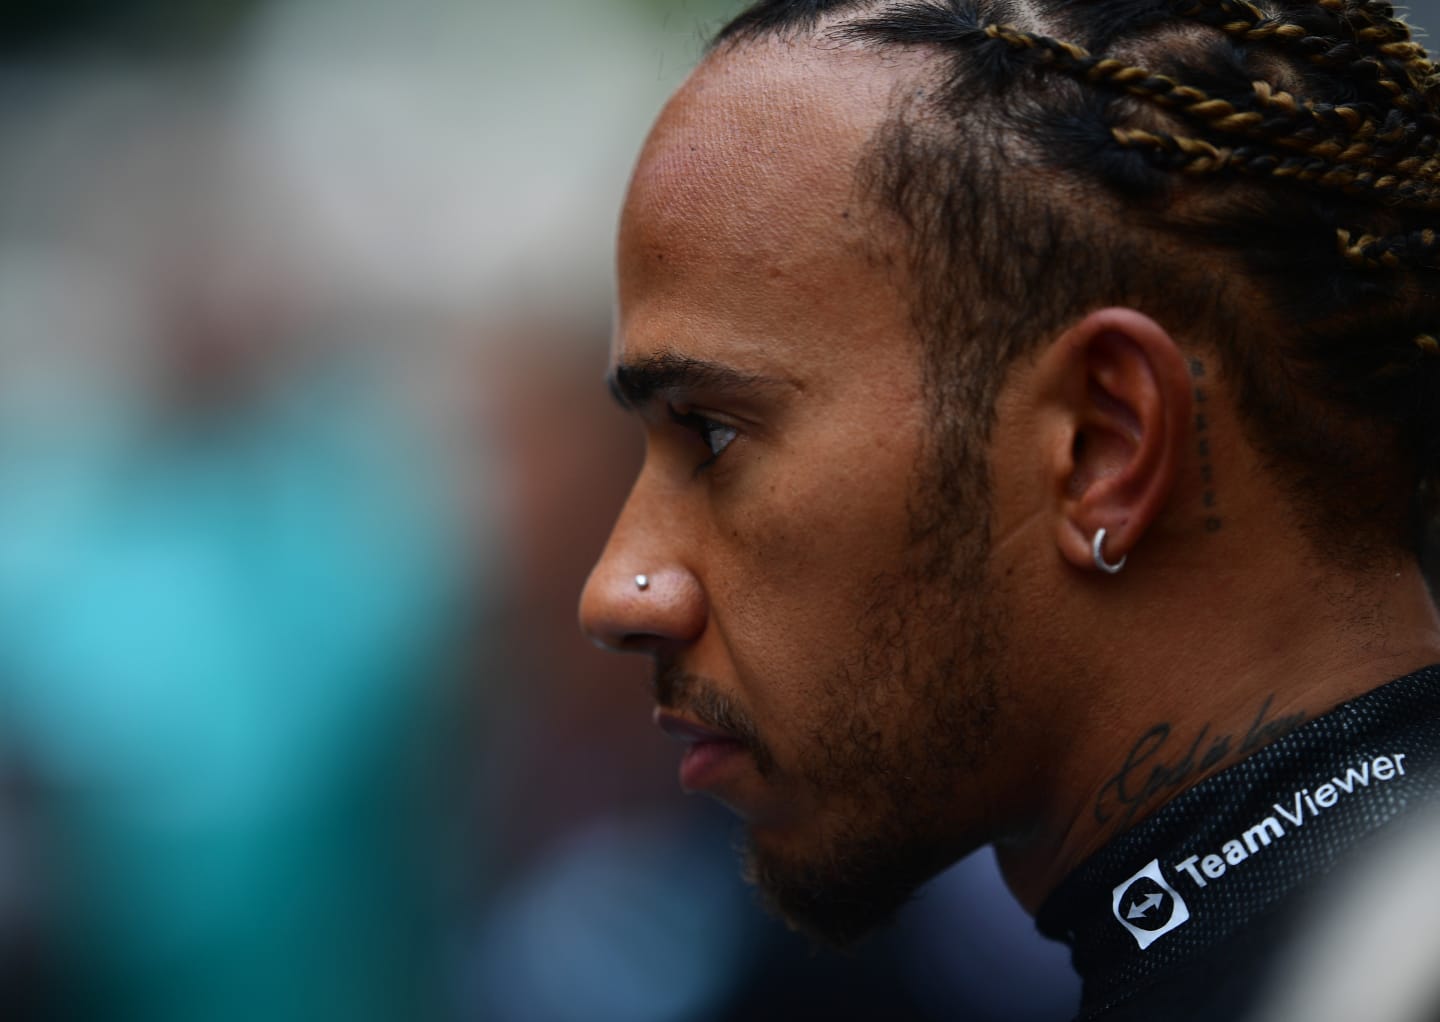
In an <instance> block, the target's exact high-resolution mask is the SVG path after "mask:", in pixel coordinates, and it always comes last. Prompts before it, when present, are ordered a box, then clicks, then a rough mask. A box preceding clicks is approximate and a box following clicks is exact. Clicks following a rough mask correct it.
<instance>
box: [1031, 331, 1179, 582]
mask: <svg viewBox="0 0 1440 1022" xmlns="http://www.w3.org/2000/svg"><path fill="white" fill-rule="evenodd" d="M1037 368H1038V369H1039V370H1040V371H1041V373H1042V374H1044V376H1043V378H1042V381H1041V382H1042V385H1044V386H1045V388H1046V391H1047V393H1048V394H1049V397H1050V399H1051V401H1053V402H1054V405H1053V406H1052V408H1053V409H1054V410H1056V411H1058V412H1059V415H1058V417H1057V418H1056V419H1055V420H1053V421H1056V422H1058V423H1059V424H1060V426H1061V428H1063V429H1065V430H1066V431H1067V433H1068V437H1069V443H1068V444H1057V445H1056V446H1055V447H1054V448H1052V450H1054V451H1055V455H1054V459H1053V463H1052V465H1051V470H1050V471H1051V478H1052V481H1053V483H1054V489H1053V492H1054V495H1055V499H1056V510H1057V512H1058V513H1057V514H1056V515H1055V519H1054V520H1055V528H1056V535H1055V540H1056V544H1057V546H1058V547H1059V550H1060V553H1061V556H1063V557H1064V558H1065V559H1066V560H1067V561H1069V562H1070V563H1071V564H1072V565H1074V566H1075V567H1077V568H1080V569H1082V570H1087V571H1095V570H1098V568H1097V567H1096V564H1095V561H1094V557H1093V554H1092V552H1091V543H1092V541H1093V540H1094V537H1095V534H1096V531H1097V530H1099V529H1101V528H1103V529H1105V545H1104V555H1105V559H1106V560H1107V561H1109V562H1110V563H1112V564H1114V563H1117V562H1119V561H1120V559H1121V558H1122V557H1126V556H1128V555H1129V553H1130V551H1132V550H1134V549H1135V548H1136V547H1137V546H1138V545H1139V544H1140V540H1141V538H1142V537H1143V536H1144V534H1145V531H1146V530H1147V529H1148V528H1149V527H1150V525H1151V524H1152V523H1153V522H1154V521H1155V519H1156V517H1157V516H1158V515H1159V514H1160V512H1161V511H1162V510H1163V508H1164V507H1165V505H1166V503H1167V502H1168V501H1169V499H1170V496H1171V493H1172V492H1173V490H1174V488H1175V485H1176V480H1177V479H1178V478H1179V473H1180V468H1181V466H1182V464H1184V462H1185V457H1186V454H1187V452H1188V447H1189V443H1190V420H1191V407H1192V384H1191V381H1190V374H1189V371H1188V368H1187V365H1186V361H1185V358H1184V356H1183V355H1182V354H1181V352H1180V349H1179V347H1178V346H1177V345H1176V343H1175V341H1174V339H1173V338H1171V336H1170V335H1169V333H1167V332H1166V331H1165V329H1164V328H1163V327H1161V326H1160V325H1159V324H1158V323H1156V322H1155V321H1154V320H1152V319H1150V318H1149V317H1148V316H1146V315H1144V314H1143V313H1140V312H1136V311H1135V310H1134V309H1120V308H1112V309H1101V310H1099V311H1098V312H1093V313H1091V314H1089V315H1088V316H1086V317H1085V318H1084V319H1083V320H1081V321H1080V322H1079V323H1077V324H1076V325H1075V326H1073V327H1071V328H1070V329H1069V330H1067V331H1066V332H1065V333H1064V334H1062V335H1061V336H1060V338H1059V339H1058V340H1057V341H1056V342H1055V343H1054V344H1053V345H1051V346H1050V348H1049V349H1048V350H1047V351H1046V352H1045V353H1044V354H1043V355H1042V356H1041V359H1040V363H1039V365H1038V366H1037Z"/></svg>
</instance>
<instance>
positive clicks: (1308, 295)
mask: <svg viewBox="0 0 1440 1022" xmlns="http://www.w3.org/2000/svg"><path fill="white" fill-rule="evenodd" d="M806 33H823V34H824V35H825V36H826V37H827V38H830V39H833V40H837V41H848V42H853V43H858V44H861V45H872V46H879V47H907V48H920V49H921V50H923V51H924V52H926V53H928V54H931V55H932V57H933V59H932V60H931V62H930V64H929V73H928V74H927V75H926V76H925V77H924V81H923V82H922V83H920V87H919V88H910V89H907V90H897V94H896V100H895V109H894V111H893V115H892V116H891V117H890V118H889V119H888V121H887V124H886V125H885V127H884V128H883V129H882V131H881V132H880V134H879V135H878V136H877V137H876V138H875V139H874V141H873V145H872V152H871V154H870V157H869V158H867V159H866V160H865V161H864V163H863V165H862V167H861V168H860V169H859V173H860V175H861V179H862V183H863V184H864V185H865V187H866V189H867V190H868V192H869V194H871V195H872V196H873V197H874V198H875V199H876V200H877V210H878V211H879V212H882V213H884V214H886V215H888V216H889V217H891V218H892V219H894V220H896V221H898V223H899V224H900V225H901V226H902V229H903V232H904V238H905V250H906V252H907V258H908V261H909V263H910V270H911V274H912V278H913V282H914V284H913V287H914V295H913V302H914V311H915V316H916V321H917V326H918V328H919V330H920V333H921V336H922V338H923V340H924V341H925V350H926V358H925V361H926V378H927V386H928V390H929V393H930V397H931V400H932V402H933V404H934V407H935V409H936V411H937V413H938V416H939V420H940V423H941V426H940V430H941V432H942V433H943V434H944V435H943V437H941V438H939V439H938V440H937V444H938V445H939V446H940V447H941V448H942V450H941V454H942V456H947V455H948V457H949V458H950V459H953V460H955V461H956V463H957V464H959V463H963V462H962V461H961V460H960V459H963V458H967V457H968V458H972V459H973V458H974V457H975V456H976V454H977V451H979V450H981V448H979V447H977V446H976V445H977V444H981V443H982V442H983V441H984V439H985V438H986V437H987V435H988V429H989V422H990V419H991V417H992V415H993V406H994V399H995V396H996V394H997V393H998V391H999V388H1000V385H1001V382H1002V380H1003V375H1004V371H1005V369H1006V368H1007V367H1008V366H1009V365H1010V364H1011V363H1012V362H1013V360H1014V359H1015V358H1016V357H1017V356H1019V355H1021V354H1023V353H1024V352H1026V351H1028V350H1031V349H1032V348H1033V347H1034V346H1035V345H1037V344H1038V343H1039V342H1040V341H1041V340H1043V339H1044V338H1045V337H1047V336H1050V335H1051V333H1052V332H1053V331H1054V330H1056V329H1059V328H1061V327H1063V326H1064V325H1065V324H1066V323H1068V322H1070V321H1072V320H1073V319H1075V318H1077V317H1078V316H1080V315H1083V314H1084V313H1085V312H1087V311H1090V310H1091V309H1095V308H1100V307H1103V306H1104V305H1109V304H1125V305H1130V306H1133V307H1135V308H1138V309H1140V310H1141V311H1143V312H1145V313H1147V314H1148V315H1150V316H1152V317H1153V318H1154V319H1156V320H1157V321H1158V322H1160V323H1162V324H1163V325H1164V326H1165V327H1166V328H1167V329H1168V330H1169V331H1170V332H1171V333H1172V334H1173V335H1174V336H1175V337H1176V338H1177V340H1179V341H1180V342H1181V343H1182V344H1184V345H1186V346H1188V347H1189V348H1190V349H1191V350H1193V351H1195V352H1196V353H1197V354H1203V353H1207V352H1213V353H1214V354H1215V355H1216V356H1217V357H1218V361H1219V365H1220V367H1221V370H1222V372H1223V373H1224V375H1225V377H1226V378H1227V379H1228V380H1229V381H1231V384H1232V388H1233V391H1234V393H1235V396H1236V400H1237V403H1238V406H1239V412H1240V415H1241V421H1242V425H1243V427H1244V429H1245V432H1246V434H1247V436H1248V438H1249V440H1250V442H1251V443H1252V444H1253V445H1254V446H1255V448H1256V449H1257V450H1258V451H1259V452H1260V453H1261V455H1262V456H1263V457H1264V459H1265V461H1266V463H1267V465H1268V466H1269V468H1270V469H1271V471H1273V472H1274V473H1275V475H1276V478H1277V479H1278V480H1279V481H1280V483H1281V484H1282V486H1283V487H1284V489H1285V491H1286V492H1287V494H1288V495H1289V496H1290V498H1291V503H1292V505H1293V506H1294V509H1295V516H1296V522H1297V525H1298V526H1299V527H1300V528H1302V529H1304V530H1305V532H1306V533H1307V534H1309V535H1310V536H1311V538H1312V540H1313V541H1314V542H1315V543H1316V545H1317V546H1318V547H1319V548H1320V549H1322V550H1323V551H1324V552H1325V553H1326V554H1327V555H1330V556H1332V557H1335V558H1337V559H1339V560H1341V561H1343V562H1344V563H1347V564H1351V565H1356V566H1358V565H1360V564H1362V563H1364V562H1365V561H1367V560H1369V559H1370V558H1371V557H1373V556H1374V555H1375V554H1376V553H1377V552H1383V551H1384V550H1386V549H1392V550H1393V549H1395V548H1405V547H1409V548H1410V549H1412V550H1413V549H1414V547H1415V545H1416V544H1417V542H1418V538H1417V537H1418V529H1417V525H1419V524H1420V522H1421V517H1422V513H1423V514H1428V511H1429V508H1428V504H1429V499H1428V496H1427V495H1428V494H1429V493H1430V492H1432V491H1433V490H1435V489H1437V487H1436V486H1435V482H1434V480H1435V478H1436V477H1437V475H1440V401H1437V400H1436V397H1437V394H1440V390H1437V387H1440V342H1437V341H1436V339H1435V338H1436V337H1437V336H1440V84H1437V75H1436V70H1435V68H1434V66H1433V65H1432V64H1431V63H1430V61H1429V59H1428V58H1427V56H1426V54H1425V51H1424V50H1423V49H1422V48H1421V47H1420V46H1419V45H1418V44H1417V43H1415V42H1414V41H1413V40H1412V39H1411V36H1410V29H1409V27H1408V26H1407V25H1406V24H1405V23H1404V22H1403V21H1401V20H1400V19H1399V18H1397V17H1396V15H1395V12H1394V10H1393V8H1392V7H1391V6H1390V4H1388V3H1386V2H1384V0H1256V2H1250V0H1098V2H1087V3H1076V2H1073V0H1028V2H1025V0H763V2H760V3H757V4H754V5H753V6H751V7H750V8H749V9H747V10H746V11H745V12H743V13H742V14H741V15H740V16H739V17H737V18H736V19H735V20H733V21H732V22H731V23H730V24H729V25H727V26H726V27H725V28H724V29H722V31H721V32H720V34H719V35H718V36H717V38H716V41H715V44H714V45H715V46H717V47H725V46H732V45H742V44H743V43H745V42H746V41H749V40H754V39H758V38H762V37H766V36H770V35H786V34H806ZM971 463H973V462H971ZM945 475H946V474H945V473H943V472H942V473H939V474H938V475H937V479H940V480H943V479H944V478H945ZM973 483H974V479H973V478H971V479H969V480H966V485H973ZM942 485H943V483H942ZM957 485H958V484H957ZM938 496H939V498H940V499H941V501H942V502H943V501H945V500H947V499H956V500H971V501H973V500H974V499H975V498H976V494H975V493H974V492H973V490H971V491H968V492H965V493H960V492H958V491H957V492H955V493H950V494H946V493H941V494H939V495H938Z"/></svg>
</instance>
